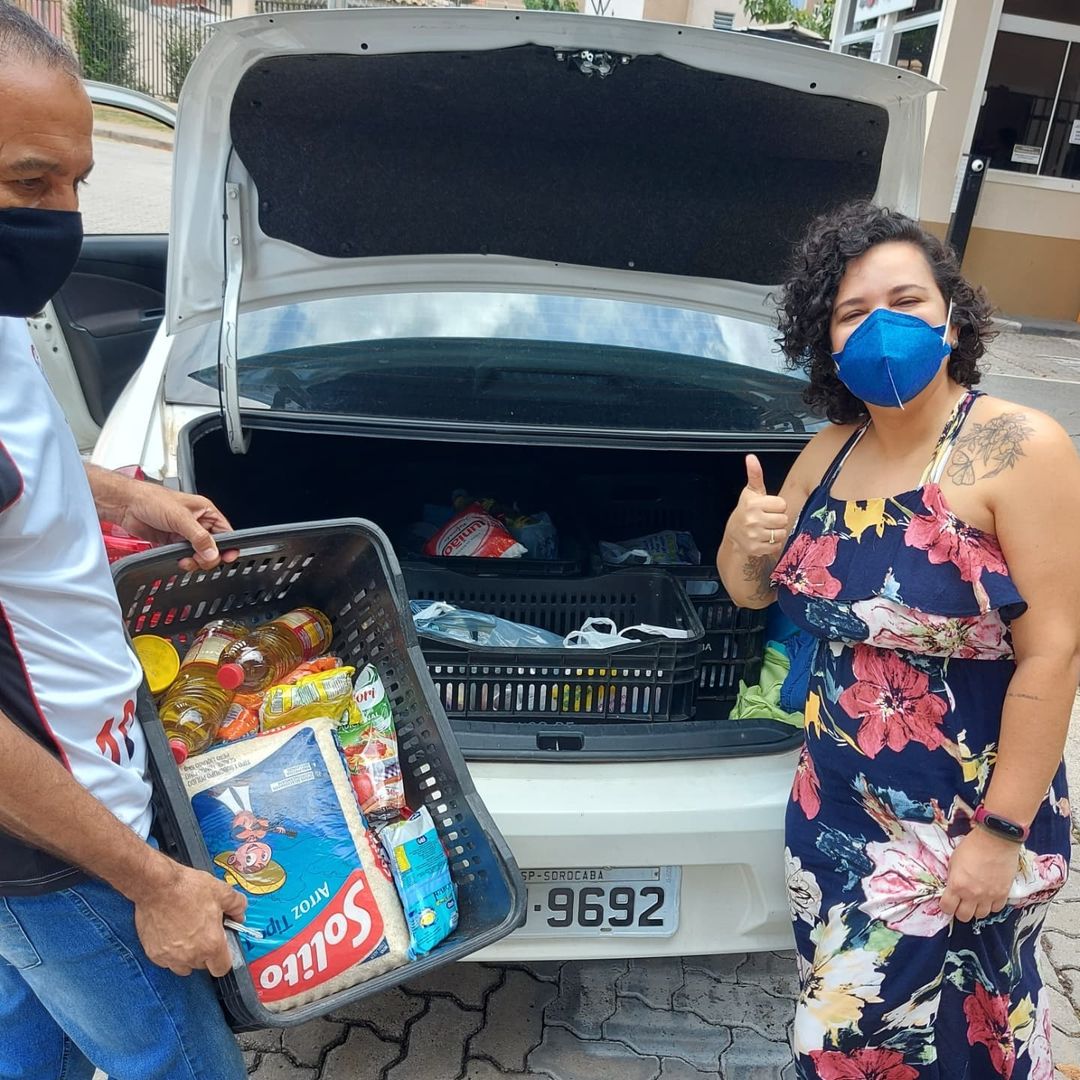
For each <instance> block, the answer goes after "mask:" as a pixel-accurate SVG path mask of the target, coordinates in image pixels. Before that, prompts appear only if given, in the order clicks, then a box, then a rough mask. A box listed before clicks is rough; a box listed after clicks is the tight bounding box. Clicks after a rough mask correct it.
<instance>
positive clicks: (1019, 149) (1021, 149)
mask: <svg viewBox="0 0 1080 1080" xmlns="http://www.w3.org/2000/svg"><path fill="white" fill-rule="evenodd" d="M1011 160H1012V161H1014V162H1015V163H1016V164H1017V165H1038V164H1039V162H1040V161H1041V160H1042V147H1041V146H1025V145H1024V144H1023V143H1017V144H1016V145H1015V146H1014V147H1013V148H1012V157H1011Z"/></svg>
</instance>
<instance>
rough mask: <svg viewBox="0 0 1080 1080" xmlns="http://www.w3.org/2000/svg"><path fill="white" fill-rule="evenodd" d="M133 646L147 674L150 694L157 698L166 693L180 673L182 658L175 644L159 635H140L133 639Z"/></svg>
mask: <svg viewBox="0 0 1080 1080" xmlns="http://www.w3.org/2000/svg"><path fill="white" fill-rule="evenodd" d="M131 644H132V646H133V647H134V649H135V655H136V656H137V657H138V658H139V663H140V664H142V669H143V672H144V673H145V674H146V682H147V684H148V685H149V687H150V693H151V694H153V695H154V696H155V697H156V696H157V695H158V694H163V693H165V691H166V690H168V689H169V687H170V686H172V684H173V681H174V680H175V679H176V676H177V674H178V673H179V671H180V656H179V654H178V653H177V651H176V649H174V648H173V643H172V642H171V641H169V640H168V638H163V637H158V636H157V634H139V635H138V636H137V637H134V638H132V641H131Z"/></svg>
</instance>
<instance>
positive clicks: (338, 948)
mask: <svg viewBox="0 0 1080 1080" xmlns="http://www.w3.org/2000/svg"><path fill="white" fill-rule="evenodd" d="M333 729H334V721H333V720H331V719H320V720H314V721H310V722H308V723H304V724H301V725H297V726H295V727H291V728H289V729H288V730H285V731H277V732H273V733H272V734H268V735H259V736H256V737H255V738H251V739H244V740H243V741H241V742H237V743H229V744H226V745H225V746H219V747H216V748H213V749H211V750H208V751H207V752H206V753H205V754H199V755H198V756H197V757H190V758H188V760H187V761H186V762H184V764H183V765H182V766H181V769H180V775H181V776H182V777H183V780H184V784H185V786H186V788H187V792H188V795H189V796H190V797H191V805H192V809H193V810H194V811H195V816H196V818H197V819H198V822H199V828H200V829H201V830H202V834H203V838H204V839H205V840H206V846H207V848H208V849H209V852H210V857H211V859H212V860H213V863H214V873H215V874H216V876H217V877H219V878H221V879H222V880H223V881H225V882H226V884H228V885H232V886H233V887H235V888H238V889H240V890H242V891H243V892H244V893H245V894H246V895H247V898H248V909H247V915H246V917H245V923H246V925H247V926H249V927H252V928H253V929H255V930H257V931H259V932H261V934H262V935H263V936H262V937H261V938H256V937H250V936H248V935H246V934H245V935H242V936H241V937H240V939H239V943H240V948H241V949H242V950H243V953H244V956H245V959H246V960H247V964H248V970H249V972H250V974H251V977H252V980H253V981H254V984H255V990H256V993H257V995H258V998H259V1000H260V1001H261V1002H262V1003H263V1004H264V1005H265V1006H266V1008H267V1009H270V1010H271V1011H273V1012H285V1011H287V1010H289V1009H292V1008H295V1007H297V1006H299V1005H305V1004H307V1003H308V1002H311V1001H318V1000H320V999H321V998H324V997H328V996H329V995H331V994H334V993H336V992H338V991H339V990H345V989H347V988H349V987H351V986H356V985H357V984H358V983H361V982H366V981H367V980H368V979H371V978H374V977H375V976H376V975H381V974H382V973H383V972H385V971H389V970H391V969H393V968H396V967H400V966H401V965H402V964H404V963H406V962H407V960H408V949H409V941H410V938H409V932H408V929H407V927H406V924H405V920H404V917H403V914H402V909H401V903H400V901H399V900H398V897H397V893H396V890H395V888H394V884H393V880H392V877H391V873H390V870H389V868H388V867H387V864H386V859H385V856H384V854H383V853H382V851H381V848H380V845H379V842H378V840H377V838H376V837H375V836H374V835H373V834H372V833H371V832H370V831H369V830H368V828H367V826H366V825H365V823H364V820H363V818H362V817H361V816H360V811H359V810H358V809H357V806H356V800H355V798H354V797H353V793H352V790H351V788H350V785H349V779H348V774H347V773H346V771H345V766H344V764H343V763H342V760H341V755H340V752H339V751H338V748H337V745H336V743H335V742H334V735H333Z"/></svg>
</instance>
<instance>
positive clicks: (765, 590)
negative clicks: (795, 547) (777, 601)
mask: <svg viewBox="0 0 1080 1080" xmlns="http://www.w3.org/2000/svg"><path fill="white" fill-rule="evenodd" d="M776 563H777V560H776V559H774V558H772V557H771V556H769V555H751V556H750V557H749V558H748V559H747V560H746V562H745V563H744V564H743V581H747V582H750V583H752V584H753V585H755V586H756V588H755V589H754V594H753V597H754V599H755V600H767V599H768V598H769V597H770V596H772V591H773V588H772V585H771V584H770V583H769V575H770V574H771V573H772V572H773V567H775V566H776Z"/></svg>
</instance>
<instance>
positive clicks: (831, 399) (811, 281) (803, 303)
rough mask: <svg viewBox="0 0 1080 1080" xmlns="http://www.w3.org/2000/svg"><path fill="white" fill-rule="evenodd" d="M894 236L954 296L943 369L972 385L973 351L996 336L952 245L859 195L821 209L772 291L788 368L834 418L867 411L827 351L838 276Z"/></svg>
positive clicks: (815, 404)
mask: <svg viewBox="0 0 1080 1080" xmlns="http://www.w3.org/2000/svg"><path fill="white" fill-rule="evenodd" d="M893 240H903V241H906V242H908V243H910V244H914V245H915V246H916V247H917V248H919V250H920V251H922V253H923V254H924V255H925V256H926V261H927V262H928V263H929V264H930V269H931V271H932V272H933V275H934V280H935V281H936V282H937V287H938V289H939V290H940V291H941V295H942V297H943V298H944V299H945V301H946V303H947V302H948V301H949V300H951V301H952V304H953V313H952V320H953V323H954V324H955V325H956V326H957V327H958V328H959V338H958V343H957V345H956V347H955V348H954V349H953V351H952V355H951V356H950V357H949V376H950V377H951V378H952V379H953V380H954V381H955V382H957V383H959V384H960V385H961V386H966V387H972V386H974V385H975V384H976V383H977V382H978V381H979V379H980V377H981V375H980V372H979V367H978V361H979V358H980V357H981V356H982V355H983V353H984V352H985V351H986V345H987V343H988V342H989V341H990V340H992V338H993V337H994V332H993V331H992V330H991V329H990V325H991V313H992V308H991V306H990V303H989V301H988V300H987V299H986V295H985V293H984V292H983V290H982V289H981V288H975V287H974V286H973V285H972V284H971V283H970V282H969V281H967V279H966V278H964V276H963V275H962V274H961V273H960V265H959V263H958V262H957V259H956V255H955V254H954V253H953V251H952V249H951V248H948V247H946V246H945V244H943V243H942V242H941V241H940V240H939V239H938V238H937V237H936V236H934V235H933V234H932V233H928V232H927V231H926V230H925V229H923V228H922V227H921V226H920V225H919V223H918V222H917V221H913V220H912V219H911V218H909V217H907V216H905V215H904V214H901V213H898V212H897V211H895V210H888V209H886V208H884V207H881V206H877V205H875V204H874V203H872V202H869V201H865V200H862V201H859V202H852V203H847V204H846V205H844V206H840V207H837V208H836V209H835V210H830V211H829V212H828V213H825V214H822V215H821V216H820V217H818V218H816V219H815V220H814V221H813V222H811V224H810V227H809V229H808V230H807V232H806V235H805V236H804V237H803V239H802V240H801V241H800V242H799V243H798V245H797V246H796V247H795V251H794V253H793V257H792V268H791V276H790V277H789V278H788V280H787V282H786V283H785V285H784V286H783V289H782V290H781V292H780V296H779V298H778V316H779V319H778V321H779V330H780V336H779V337H778V338H777V339H776V343H777V344H778V345H779V346H780V348H781V349H782V350H783V353H784V355H785V356H786V357H787V363H788V367H790V368H792V369H801V370H803V371H805V372H806V374H807V375H808V376H809V378H810V385H809V386H808V387H807V389H806V391H805V393H804V395H803V396H804V398H805V400H806V403H807V404H808V405H809V406H810V407H811V408H812V409H813V410H814V411H815V412H817V413H819V414H823V415H824V416H825V417H827V418H828V419H829V420H831V421H832V422H833V423H834V424H848V423H852V422H853V421H856V420H860V419H863V418H864V417H866V416H867V409H866V405H865V404H864V403H863V402H862V401H861V400H860V399H859V398H857V397H856V396H855V395H854V394H853V393H852V392H851V391H850V390H848V388H847V387H846V386H845V385H844V384H843V383H842V382H841V381H840V380H839V379H838V378H837V375H836V365H835V364H834V363H833V358H832V345H831V342H830V335H829V327H830V322H831V319H832V309H833V304H834V302H835V300H836V293H837V290H838V289H839V287H840V280H841V278H842V277H843V276H844V272H845V270H846V269H847V265H848V263H849V262H850V261H851V260H852V259H855V258H858V256H860V255H862V254H864V253H865V252H867V251H869V250H870V248H872V247H875V246H876V245H877V244H884V243H887V242H889V241H893Z"/></svg>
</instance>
